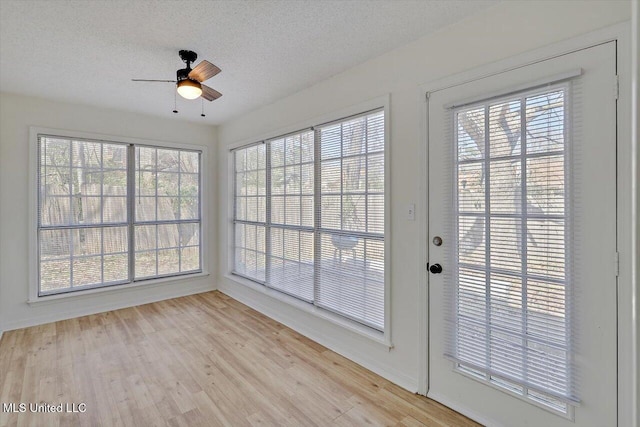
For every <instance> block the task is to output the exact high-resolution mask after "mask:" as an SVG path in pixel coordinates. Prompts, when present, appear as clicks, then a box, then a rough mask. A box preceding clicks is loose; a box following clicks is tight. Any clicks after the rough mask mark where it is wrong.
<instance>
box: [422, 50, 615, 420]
mask: <svg viewBox="0 0 640 427" xmlns="http://www.w3.org/2000/svg"><path fill="white" fill-rule="evenodd" d="M615 67H616V65H615V43H613V42H611V43H606V44H602V45H599V46H596V47H592V48H589V49H584V50H581V51H578V52H574V53H571V54H567V55H563V56H560V57H557V58H553V59H549V60H546V61H542V62H538V63H535V64H532V65H528V66H525V67H522V68H519V69H515V70H512V71H508V72H505V73H502V74H499V75H495V76H491V77H487V78H482V79H479V80H475V81H473V82H471V83H465V84H461V85H458V86H455V87H451V88H449V89H444V90H440V91H436V92H433V93H431V94H430V96H429V101H428V102H429V117H428V125H429V127H428V129H429V131H428V132H429V241H428V245H429V268H430V269H431V272H430V273H429V391H428V394H427V395H428V396H429V397H431V398H433V399H435V400H438V401H440V402H442V403H443V404H445V405H448V406H451V407H452V408H454V409H456V410H458V411H460V412H463V413H465V414H467V415H468V416H470V417H472V418H475V419H476V420H478V421H480V422H483V423H489V424H495V425H504V426H536V427H537V426H544V427H549V426H598V427H607V426H615V425H616V423H617V414H616V410H617V409H616V403H617V397H616V375H617V372H616V360H617V359H616V284H617V279H616V275H617V268H616V261H615V259H616V258H615V255H616V131H615V129H616V127H615V123H616V100H615V98H616V95H615V91H614V78H615ZM438 239H441V242H442V243H441V244H440V245H438V243H440V241H439V240H438ZM436 264H437V265H436ZM439 267H441V269H442V271H441V272H439V270H440V268H439Z"/></svg>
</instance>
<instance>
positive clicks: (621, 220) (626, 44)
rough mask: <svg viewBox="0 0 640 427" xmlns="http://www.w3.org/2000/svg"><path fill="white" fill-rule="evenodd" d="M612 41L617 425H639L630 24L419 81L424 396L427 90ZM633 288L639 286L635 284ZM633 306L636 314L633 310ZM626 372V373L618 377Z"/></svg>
mask: <svg viewBox="0 0 640 427" xmlns="http://www.w3.org/2000/svg"><path fill="white" fill-rule="evenodd" d="M611 41H615V42H616V70H617V74H618V84H619V90H618V93H619V95H618V103H617V114H616V134H617V139H616V152H617V153H616V159H617V176H616V189H617V206H616V209H617V214H616V222H617V236H616V238H617V245H618V254H619V260H618V261H617V262H618V263H619V275H618V283H617V305H618V313H617V319H618V321H617V327H618V346H617V357H618V375H617V377H618V425H621V426H622V425H624V426H633V427H637V426H638V425H637V420H636V419H634V415H633V414H634V404H635V402H634V397H633V396H635V394H634V390H637V387H638V384H637V383H638V374H639V373H640V371H639V368H638V356H639V355H638V354H637V349H636V348H635V346H634V344H633V343H634V342H635V339H634V338H635V337H634V336H633V334H634V333H635V330H634V328H633V319H634V315H635V317H636V318H637V317H638V316H640V307H639V305H640V301H634V298H635V296H636V293H635V292H634V290H633V286H634V284H633V283H632V280H633V277H637V274H638V273H639V272H638V271H636V270H635V269H636V268H637V267H636V263H635V262H634V260H633V258H632V254H633V247H634V245H635V244H637V243H636V240H637V239H638V236H634V235H633V234H632V233H633V230H634V229H635V228H634V225H635V224H637V221H638V218H635V217H634V215H635V214H634V208H633V206H632V200H634V198H633V197H632V194H633V191H634V187H633V179H634V175H633V170H635V169H634V168H635V167H637V165H636V162H637V160H636V159H635V156H634V155H633V153H635V152H637V147H634V144H636V142H634V141H632V139H631V123H632V120H631V119H632V117H631V58H630V54H629V53H630V52H631V47H630V42H631V40H630V23H629V22H628V21H627V22H622V23H620V24H616V25H613V26H609V27H605V28H603V29H600V30H596V31H593V32H589V33H586V34H583V35H580V36H578V37H574V38H571V39H568V40H564V41H561V42H558V43H555V44H553V45H549V46H545V47H542V48H539V49H535V50H532V51H529V52H525V53H522V54H519V55H516V56H513V57H510V58H507V59H505V60H501V61H498V62H494V63H491V64H488V65H484V66H480V67H477V68H474V69H472V70H469V71H465V72H462V73H458V74H455V75H451V76H447V77H444V78H441V79H438V80H434V81H431V82H428V83H426V84H423V85H420V86H419V90H418V96H419V98H418V102H419V104H420V112H421V114H420V117H421V126H420V127H421V129H420V134H421V141H422V142H423V144H422V149H421V166H422V167H421V168H420V169H421V171H422V176H421V179H420V198H419V206H420V209H419V211H418V212H419V215H418V217H419V220H420V259H421V260H422V263H421V265H420V266H419V269H420V271H419V277H420V283H419V285H420V286H419V302H420V305H419V307H420V309H419V313H418V315H419V317H418V318H419V325H418V333H419V336H418V340H419V342H418V353H419V354H418V357H419V359H418V360H419V364H418V393H419V394H422V395H426V394H427V391H428V390H429V365H428V364H429V337H428V334H429V313H428V307H429V275H428V272H427V268H426V267H427V263H428V260H429V244H428V241H427V240H428V238H429V195H428V190H429V173H428V166H429V103H428V94H429V93H433V92H437V91H441V90H444V89H448V88H450V87H454V86H458V85H461V84H464V83H469V82H472V81H475V80H480V79H482V78H486V77H489V76H493V75H497V74H502V73H505V72H508V71H512V70H514V69H518V68H522V67H525V66H528V65H532V64H534V63H537V62H542V61H545V60H548V59H552V58H555V57H558V56H563V55H567V54H570V53H573V52H576V51H579V50H583V49H586V48H589V47H593V46H596V45H599V44H602V43H607V42H611ZM615 85H616V83H615V82H614V81H612V82H611V90H612V91H614V90H615V89H614V88H615ZM611 262H616V260H611ZM635 285H636V286H637V284H635ZM634 307H635V313H634V311H633V310H634ZM620 372H624V373H625V375H620ZM444 403H445V404H446V405H447V406H450V407H451V408H452V409H454V410H456V411H458V412H460V413H462V414H466V415H469V416H471V417H472V418H474V419H476V420H479V421H482V422H483V423H485V424H492V423H491V420H490V419H487V418H486V417H484V416H483V415H482V414H473V413H470V412H469V411H468V410H466V408H464V407H461V406H460V405H456V403H455V402H444Z"/></svg>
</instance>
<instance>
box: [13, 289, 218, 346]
mask: <svg viewBox="0 0 640 427" xmlns="http://www.w3.org/2000/svg"><path fill="white" fill-rule="evenodd" d="M213 290H215V286H214V285H213V284H212V283H202V282H201V283H189V284H182V285H181V286H174V287H166V286H165V287H164V289H160V288H154V289H152V291H153V292H148V293H147V294H145V295H144V296H142V297H140V296H137V297H136V298H135V299H131V300H126V301H117V302H108V303H105V304H91V305H87V306H83V305H82V304H80V303H79V304H77V305H76V307H77V308H75V309H72V310H64V311H60V312H55V313H48V314H45V315H42V316H34V317H29V318H26V319H19V320H14V321H11V320H6V319H5V322H4V323H3V325H2V327H3V329H4V331H5V332H7V331H11V330H14V329H22V328H28V327H30V326H37V325H43V324H46V323H52V322H57V321H60V320H67V319H73V318H76V317H82V316H88V315H91V314H97V313H104V312H105V311H112V310H119V309H121V308H128V307H135V306H138V305H143V304H149V303H152V302H157V301H163V300H167V299H171V298H179V297H184V296H187V295H193V294H199V293H203V292H209V291H213ZM122 292H127V290H126V289H122ZM57 301H59V302H60V303H62V302H63V301H64V300H56V301H52V302H51V303H50V304H55V303H56V302H57ZM48 304H49V303H48ZM0 334H1V332H0Z"/></svg>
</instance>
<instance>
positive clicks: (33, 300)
mask: <svg viewBox="0 0 640 427" xmlns="http://www.w3.org/2000/svg"><path fill="white" fill-rule="evenodd" d="M207 276H209V273H208V272H204V271H203V272H200V273H194V274H189V275H183V276H173V277H162V278H158V279H149V280H142V281H139V282H133V283H124V284H121V285H113V286H105V287H100V288H91V289H86V290H82V291H73V292H67V293H60V294H51V295H43V296H35V297H30V298H29V299H28V300H27V303H28V304H29V305H34V304H42V303H47V302H52V301H56V300H63V299H73V298H79V297H84V296H88V295H93V294H101V293H105V292H122V291H126V290H128V289H135V288H139V287H142V286H152V285H160V284H164V283H171V282H179V281H185V280H192V279H199V278H202V277H207Z"/></svg>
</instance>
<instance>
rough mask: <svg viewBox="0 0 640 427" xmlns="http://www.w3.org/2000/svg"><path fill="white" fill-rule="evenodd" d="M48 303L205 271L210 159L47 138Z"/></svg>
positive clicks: (42, 230) (43, 185)
mask: <svg viewBox="0 0 640 427" xmlns="http://www.w3.org/2000/svg"><path fill="white" fill-rule="evenodd" d="M38 154H39V155H38V158H39V162H38V183H39V191H38V295H40V296H44V295H50V294H58V293H66V292H72V291H78V290H83V289H89V288H95V287H102V286H110V285H119V284H127V283H132V282H133V281H137V280H142V279H150V278H158V277H165V276H173V275H179V274H187V273H194V272H200V271H201V261H200V252H201V250H200V248H201V245H200V229H201V223H200V152H197V151H188V150H181V149H168V148H160V147H158V148H156V147H148V146H138V145H132V144H124V143H117V142H106V141H93V140H86V139H75V138H67V137H62V136H49V135H38Z"/></svg>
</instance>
